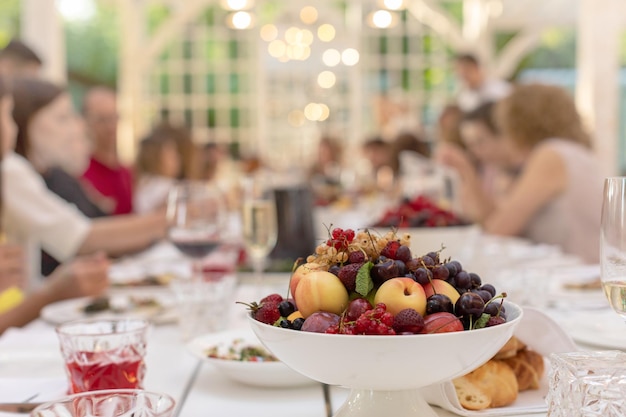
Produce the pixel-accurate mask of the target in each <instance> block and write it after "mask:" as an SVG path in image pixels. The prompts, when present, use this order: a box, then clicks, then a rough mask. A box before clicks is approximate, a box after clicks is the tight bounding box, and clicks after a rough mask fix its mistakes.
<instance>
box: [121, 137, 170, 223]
mask: <svg viewBox="0 0 626 417" xmlns="http://www.w3.org/2000/svg"><path fill="white" fill-rule="evenodd" d="M178 149H179V148H178V146H177V143H176V140H175V139H174V138H173V137H171V136H169V135H167V134H164V133H160V132H158V131H154V132H152V133H151V134H150V135H148V136H147V137H146V138H144V139H143V140H142V141H141V143H140V144H139V152H138V153H137V160H136V162H135V178H136V181H137V183H136V185H135V195H134V202H133V205H134V207H135V211H136V212H137V213H149V212H151V211H154V210H156V209H158V208H160V207H164V205H165V202H166V200H167V195H168V193H169V191H170V189H171V188H172V186H173V185H174V184H175V183H176V181H177V180H178V178H180V177H181V171H182V170H181V159H182V158H181V155H180V154H179V152H178Z"/></svg>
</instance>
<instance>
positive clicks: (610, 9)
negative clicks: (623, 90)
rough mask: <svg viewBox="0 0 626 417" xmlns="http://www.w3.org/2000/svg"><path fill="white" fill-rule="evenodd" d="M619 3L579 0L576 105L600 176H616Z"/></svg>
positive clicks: (621, 4) (620, 3) (601, 0)
mask: <svg viewBox="0 0 626 417" xmlns="http://www.w3.org/2000/svg"><path fill="white" fill-rule="evenodd" d="M624 9H625V7H624V3H623V1H622V0H579V11H578V43H577V45H578V50H577V65H576V67H577V79H576V102H577V105H578V108H579V111H580V112H581V114H582V116H583V118H584V120H585V122H586V124H587V126H588V127H589V130H590V132H591V133H592V136H593V138H594V149H595V151H596V153H597V155H598V158H599V159H600V162H601V165H602V169H603V174H604V175H606V176H611V175H616V174H618V151H619V139H618V133H619V35H620V31H621V14H622V13H623V12H624Z"/></svg>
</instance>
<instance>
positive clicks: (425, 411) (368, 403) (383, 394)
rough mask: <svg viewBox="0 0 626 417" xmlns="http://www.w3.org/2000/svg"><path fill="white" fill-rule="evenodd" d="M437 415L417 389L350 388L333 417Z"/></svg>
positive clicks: (426, 416)
mask: <svg viewBox="0 0 626 417" xmlns="http://www.w3.org/2000/svg"><path fill="white" fill-rule="evenodd" d="M380 416H393V417H437V414H436V413H435V412H434V411H433V409H432V408H431V406H430V405H429V404H428V403H427V402H426V400H425V399H424V398H423V397H422V395H421V393H420V392H419V390H416V389H412V390H403V391H374V390H364V389H352V391H351V392H350V396H349V397H348V399H347V400H346V402H345V403H343V405H342V406H341V407H340V408H339V410H337V413H335V414H334V415H333V417H380Z"/></svg>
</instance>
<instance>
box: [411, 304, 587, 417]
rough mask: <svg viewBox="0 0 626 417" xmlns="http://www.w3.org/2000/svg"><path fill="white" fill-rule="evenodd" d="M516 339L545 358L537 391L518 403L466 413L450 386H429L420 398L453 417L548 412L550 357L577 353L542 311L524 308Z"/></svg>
mask: <svg viewBox="0 0 626 417" xmlns="http://www.w3.org/2000/svg"><path fill="white" fill-rule="evenodd" d="M515 335H516V336H517V337H518V338H519V339H520V340H521V341H523V342H524V343H526V344H527V345H528V346H529V348H531V349H533V350H535V351H536V352H538V353H540V354H541V355H543V357H544V365H545V368H544V373H543V377H542V378H541V381H540V382H539V389H538V390H528V391H524V392H521V393H519V395H518V397H517V400H515V402H514V403H513V404H511V405H509V406H506V407H499V408H487V409H485V410H480V411H471V410H466V409H464V408H463V407H461V404H460V403H459V401H458V399H457V396H456V392H455V390H454V386H453V385H452V383H451V382H446V383H443V384H438V385H431V386H429V387H426V388H423V389H422V394H423V395H424V397H425V398H426V399H427V401H428V402H429V403H431V404H434V405H438V406H440V407H442V408H445V409H447V410H449V411H452V412H453V413H455V414H458V415H462V416H466V417H478V416H480V417H487V416H488V417H502V416H519V415H522V414H533V413H545V412H546V411H547V409H548V407H547V404H546V401H545V397H546V395H547V393H548V388H549V386H548V372H549V370H550V362H549V361H548V357H549V356H550V354H551V353H557V352H572V351H575V350H577V348H576V345H575V344H574V342H573V341H572V339H571V337H570V336H569V335H568V334H567V333H566V332H565V331H564V330H563V329H562V328H561V327H560V326H559V325H558V324H557V323H556V322H555V321H554V320H553V319H552V318H550V317H549V316H548V315H546V314H545V313H543V312H542V311H540V310H538V309H535V308H531V307H524V317H523V318H522V322H521V323H520V324H519V326H517V329H516V330H515Z"/></svg>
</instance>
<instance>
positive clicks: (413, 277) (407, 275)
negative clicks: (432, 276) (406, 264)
mask: <svg viewBox="0 0 626 417" xmlns="http://www.w3.org/2000/svg"><path fill="white" fill-rule="evenodd" d="M404 276H405V277H406V278H411V279H412V280H413V281H415V282H417V280H416V279H415V274H414V273H413V272H411V271H408V272H406V273H405V274H404Z"/></svg>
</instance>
